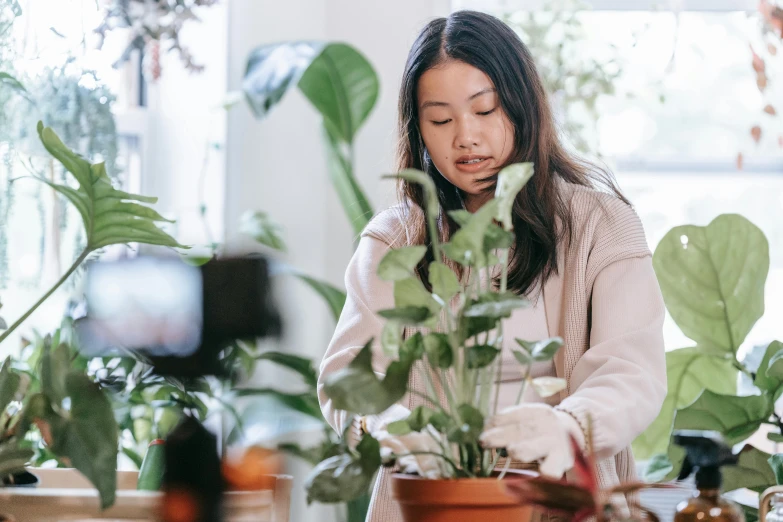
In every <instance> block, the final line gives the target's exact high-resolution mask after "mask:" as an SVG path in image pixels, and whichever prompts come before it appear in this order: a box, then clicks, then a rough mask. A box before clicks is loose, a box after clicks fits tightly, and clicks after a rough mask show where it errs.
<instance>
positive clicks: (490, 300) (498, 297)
mask: <svg viewBox="0 0 783 522" xmlns="http://www.w3.org/2000/svg"><path fill="white" fill-rule="evenodd" d="M529 305H530V303H529V302H528V300H527V299H524V298H522V297H519V296H518V295H516V294H514V293H513V292H504V293H499V292H487V293H485V294H481V295H480V296H479V297H478V299H477V300H474V301H473V302H472V303H471V304H470V305H469V306H468V307H466V308H465V311H464V314H463V315H465V317H492V318H497V319H499V318H501V317H511V314H512V312H513V311H514V310H516V309H518V308H524V307H526V306H529Z"/></svg>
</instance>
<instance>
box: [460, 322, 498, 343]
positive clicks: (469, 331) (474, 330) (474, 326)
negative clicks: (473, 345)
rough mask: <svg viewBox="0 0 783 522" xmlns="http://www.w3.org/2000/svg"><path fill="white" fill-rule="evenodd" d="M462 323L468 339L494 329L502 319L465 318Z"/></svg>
mask: <svg viewBox="0 0 783 522" xmlns="http://www.w3.org/2000/svg"><path fill="white" fill-rule="evenodd" d="M462 321H463V328H464V332H465V338H466V339H468V338H470V337H473V336H474V335H478V334H480V333H484V332H488V331H490V330H492V329H494V328H495V326H497V324H498V323H499V322H500V319H499V318H496V317H463V318H462Z"/></svg>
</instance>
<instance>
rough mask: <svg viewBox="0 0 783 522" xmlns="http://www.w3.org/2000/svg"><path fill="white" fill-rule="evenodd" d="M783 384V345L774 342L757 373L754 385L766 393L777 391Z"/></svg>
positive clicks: (770, 345) (765, 354)
mask: <svg viewBox="0 0 783 522" xmlns="http://www.w3.org/2000/svg"><path fill="white" fill-rule="evenodd" d="M781 383H783V343H781V342H780V341H772V342H771V343H769V346H767V350H766V351H765V352H764V358H763V359H762V360H761V364H760V365H759V367H758V370H757V371H756V379H755V381H754V384H755V385H756V386H758V387H759V388H761V389H762V390H766V391H774V390H776V389H777V388H778V387H779V386H780V384H781Z"/></svg>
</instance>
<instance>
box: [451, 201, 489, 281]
mask: <svg viewBox="0 0 783 522" xmlns="http://www.w3.org/2000/svg"><path fill="white" fill-rule="evenodd" d="M496 212H497V201H496V200H494V199H493V200H491V201H488V202H487V203H485V204H484V206H482V207H481V208H480V209H479V210H478V211H476V212H475V213H474V214H473V215H472V216H471V217H470V219H469V220H468V222H467V223H466V224H465V225H464V226H463V227H460V229H459V230H457V231H456V232H455V233H454V235H453V236H452V237H451V239H450V240H449V242H448V243H444V244H443V252H444V253H445V254H446V256H447V257H448V258H449V259H451V260H452V261H455V262H456V263H459V264H461V265H463V266H468V265H471V266H477V267H482V266H486V265H487V256H486V255H485V253H484V248H483V247H484V235H485V233H486V231H487V228H488V227H489V225H490V223H492V219H493V218H494V217H495V213H496ZM449 215H451V214H449Z"/></svg>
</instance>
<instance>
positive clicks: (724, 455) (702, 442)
mask: <svg viewBox="0 0 783 522" xmlns="http://www.w3.org/2000/svg"><path fill="white" fill-rule="evenodd" d="M674 443H675V444H677V445H678V446H682V447H683V448H685V460H684V461H683V463H682V470H681V471H680V476H679V477H677V480H683V479H686V478H688V477H689V476H691V474H692V473H693V472H694V471H695V472H696V487H699V488H702V489H707V488H719V487H720V485H721V473H720V468H721V466H725V465H728V464H736V463H737V456H736V455H734V453H732V451H731V448H730V447H729V446H728V444H726V442H725V440H724V439H723V436H722V435H721V434H720V433H718V432H717V431H699V430H677V431H675V432H674Z"/></svg>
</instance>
